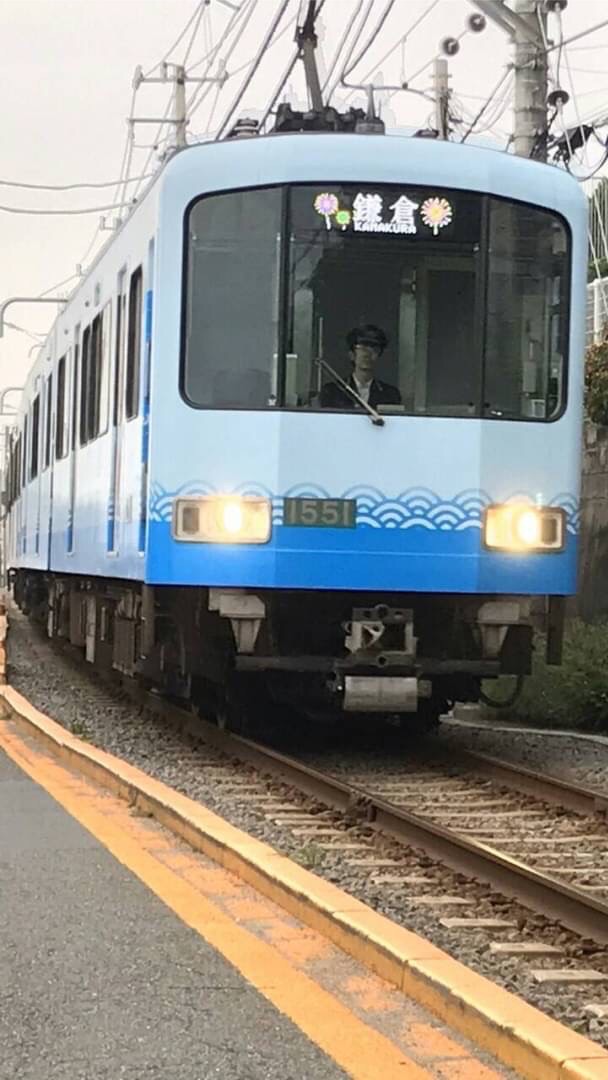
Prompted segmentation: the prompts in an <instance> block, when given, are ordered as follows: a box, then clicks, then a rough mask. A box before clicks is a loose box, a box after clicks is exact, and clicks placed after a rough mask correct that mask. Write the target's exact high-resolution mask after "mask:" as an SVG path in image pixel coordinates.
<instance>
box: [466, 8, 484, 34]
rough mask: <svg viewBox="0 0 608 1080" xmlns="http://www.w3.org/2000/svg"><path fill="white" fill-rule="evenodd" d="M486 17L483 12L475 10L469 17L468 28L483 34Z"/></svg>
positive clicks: (475, 32)
mask: <svg viewBox="0 0 608 1080" xmlns="http://www.w3.org/2000/svg"><path fill="white" fill-rule="evenodd" d="M486 25H487V23H486V17H485V15H482V14H481V12H475V14H473V15H469V17H468V19H467V28H468V29H469V30H471V31H472V32H473V33H474V34H481V31H482V30H485V28H486Z"/></svg>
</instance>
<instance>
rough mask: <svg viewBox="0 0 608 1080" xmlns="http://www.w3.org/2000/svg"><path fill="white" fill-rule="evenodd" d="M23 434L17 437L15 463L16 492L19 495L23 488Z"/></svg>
mask: <svg viewBox="0 0 608 1080" xmlns="http://www.w3.org/2000/svg"><path fill="white" fill-rule="evenodd" d="M22 461H23V435H19V438H18V439H17V461H16V463H15V492H16V494H17V495H18V496H19V495H20V494H21V490H22V488H23V472H22V464H21V463H22Z"/></svg>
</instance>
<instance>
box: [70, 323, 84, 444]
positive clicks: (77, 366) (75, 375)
mask: <svg viewBox="0 0 608 1080" xmlns="http://www.w3.org/2000/svg"><path fill="white" fill-rule="evenodd" d="M74 342H75V344H74V364H73V367H72V453H73V452H74V451H75V450H76V436H77V434H78V373H79V370H80V355H81V350H80V327H77V328H76V332H75V334H74ZM80 379H81V381H82V372H81V373H80Z"/></svg>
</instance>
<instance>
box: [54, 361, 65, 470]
mask: <svg viewBox="0 0 608 1080" xmlns="http://www.w3.org/2000/svg"><path fill="white" fill-rule="evenodd" d="M66 365H67V357H65V356H62V357H61V359H60V361H59V363H58V365H57V408H56V412H55V458H56V459H57V461H59V460H60V459H61V458H63V457H65V455H66V452H67V440H66V438H65V422H66V408H65V407H66Z"/></svg>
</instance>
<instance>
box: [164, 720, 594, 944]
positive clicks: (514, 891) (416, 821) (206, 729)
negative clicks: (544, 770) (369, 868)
mask: <svg viewBox="0 0 608 1080" xmlns="http://www.w3.org/2000/svg"><path fill="white" fill-rule="evenodd" d="M153 704H154V706H155V707H158V708H159V710H160V711H161V712H162V713H163V714H164V715H165V716H166V715H167V711H169V713H170V714H172V716H173V718H174V721H175V722H176V723H177V724H178V725H179V726H180V727H181V729H182V730H184V731H185V732H186V733H188V734H190V735H192V736H194V737H198V738H200V739H202V740H203V741H204V742H206V743H208V744H209V745H210V746H213V747H215V749H217V750H220V751H222V752H223V753H225V754H227V755H228V756H232V757H233V758H237V759H238V760H239V761H244V762H246V763H247V764H250V765H253V766H254V767H255V768H256V769H258V770H259V771H260V772H264V773H266V774H267V775H270V776H272V777H273V778H274V779H276V780H280V781H282V782H283V783H285V784H288V785H290V786H292V787H294V788H296V789H297V790H298V791H300V792H302V793H304V794H306V795H309V796H311V797H312V798H315V799H318V800H319V801H320V802H323V803H325V804H326V805H328V806H331V807H334V808H335V809H337V810H341V811H342V812H343V813H346V814H348V815H349V816H351V817H353V818H355V819H357V818H358V819H359V820H361V821H365V822H367V823H368V824H369V825H370V826H371V827H372V828H374V829H375V830H377V831H378V832H381V833H384V834H385V835H388V836H391V837H392V838H394V839H396V840H398V841H400V842H401V843H407V844H410V845H412V846H414V847H418V848H423V849H424V851H425V852H427V853H428V854H431V855H432V856H433V857H434V858H437V859H439V860H440V861H441V862H443V863H445V864H446V865H447V866H450V867H451V868H452V869H455V870H457V871H458V872H459V873H463V874H466V875H467V876H468V877H471V876H473V877H475V878H477V879H478V880H481V881H485V882H487V883H488V884H489V885H491V886H492V887H494V888H496V889H498V890H500V891H501V892H503V893H505V894H506V895H507V896H510V897H512V898H514V899H516V900H518V901H520V902H521V903H522V904H524V905H526V906H528V907H531V908H532V909H533V910H536V911H541V912H542V913H543V915H545V916H548V917H549V918H554V919H556V920H557V921H558V922H560V923H562V924H563V925H564V926H567V927H569V928H570V929H571V930H574V931H576V933H578V934H581V935H582V936H583V937H586V938H590V939H592V940H593V941H596V942H599V943H600V944H608V903H606V902H604V901H602V900H598V899H596V898H594V897H592V896H590V895H589V894H587V893H585V892H584V890H582V889H578V888H576V886H573V885H570V884H567V883H566V882H564V881H560V880H559V879H558V878H555V877H553V876H552V875H550V874H544V873H541V872H540V871H538V870H535V869H533V868H532V867H530V866H527V865H526V864H525V863H523V862H521V861H520V860H519V859H515V858H513V857H512V856H510V855H507V854H505V853H504V852H501V851H499V850H497V849H496V848H494V847H492V846H491V845H490V844H487V843H482V842H481V841H479V840H474V839H470V838H469V837H465V836H463V835H461V834H459V833H457V832H454V831H452V830H451V829H448V828H445V827H444V826H442V825H438V824H436V823H435V822H432V821H429V820H427V819H425V818H424V817H421V816H419V815H418V814H414V813H411V812H410V811H408V810H404V809H403V808H402V807H401V806H395V805H394V804H392V803H390V802H387V801H386V800H385V799H383V798H382V797H381V796H379V795H376V794H374V793H373V792H370V791H367V790H364V789H362V788H359V787H357V786H356V785H352V784H349V783H347V782H345V781H343V780H340V779H338V777H335V776H332V775H331V774H328V773H323V772H320V771H319V770H318V769H314V768H312V767H311V766H309V765H305V764H304V763H303V762H300V761H298V760H297V759H296V758H292V757H288V756H287V755H285V754H282V753H280V752H278V751H277V750H273V749H272V748H271V747H267V746H264V745H262V744H259V743H256V742H254V741H252V740H251V739H248V738H245V737H244V736H242V735H236V734H233V733H230V732H227V731H222V730H220V729H219V728H217V727H216V726H215V725H214V724H212V723H210V722H209V721H206V720H203V719H201V718H199V717H195V716H194V715H192V714H191V713H187V712H185V711H184V710H183V709H181V708H179V707H177V706H171V705H169V706H168V707H167V702H166V701H163V700H162V699H158V701H157V702H156V701H155V702H154V703H153ZM470 756H471V758H474V763H475V767H477V766H478V759H477V757H476V755H470ZM479 764H480V765H481V764H482V762H481V761H480V762H479ZM483 765H484V767H486V768H487V769H488V770H490V768H492V769H495V770H496V773H495V775H498V771H499V766H501V767H502V765H503V763H502V762H495V761H494V760H493V759H491V758H488V759H483ZM514 772H517V775H518V777H519V770H516V769H515V767H513V768H511V767H508V766H507V767H505V768H504V772H503V773H502V774H501V775H502V776H503V777H506V776H507V775H508V776H509V777H510V783H511V784H513V783H514V778H513V776H512V773H514ZM525 772H526V773H528V772H529V771H528V770H525ZM530 776H532V777H534V778H535V780H536V781H538V782H540V781H541V780H542V781H543V782H544V783H545V785H546V786H545V787H544V788H543V791H544V792H545V793H546V792H548V791H549V790H550V789H551V790H554V791H555V792H558V791H559V792H561V793H562V795H563V793H564V792H565V790H566V789H567V788H568V787H569V785H567V784H563V783H562V782H561V781H553V780H551V779H550V778H549V777H540V776H538V775H537V774H534V773H531V774H530ZM522 779H523V782H526V783H527V782H529V779H530V778H529V777H527V778H525V777H523V776H522ZM538 793H539V787H537V788H536V789H535V791H534V792H533V794H535V795H538ZM584 796H585V798H587V797H589V796H591V797H593V799H594V800H595V799H599V801H600V802H601V801H602V796H599V795H598V794H597V793H591V792H585V793H584ZM560 798H561V795H560ZM553 799H555V796H553ZM581 806H584V812H585V813H588V812H589V803H588V802H586V801H584V802H583V803H581ZM579 809H580V807H579ZM607 839H608V837H607Z"/></svg>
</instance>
